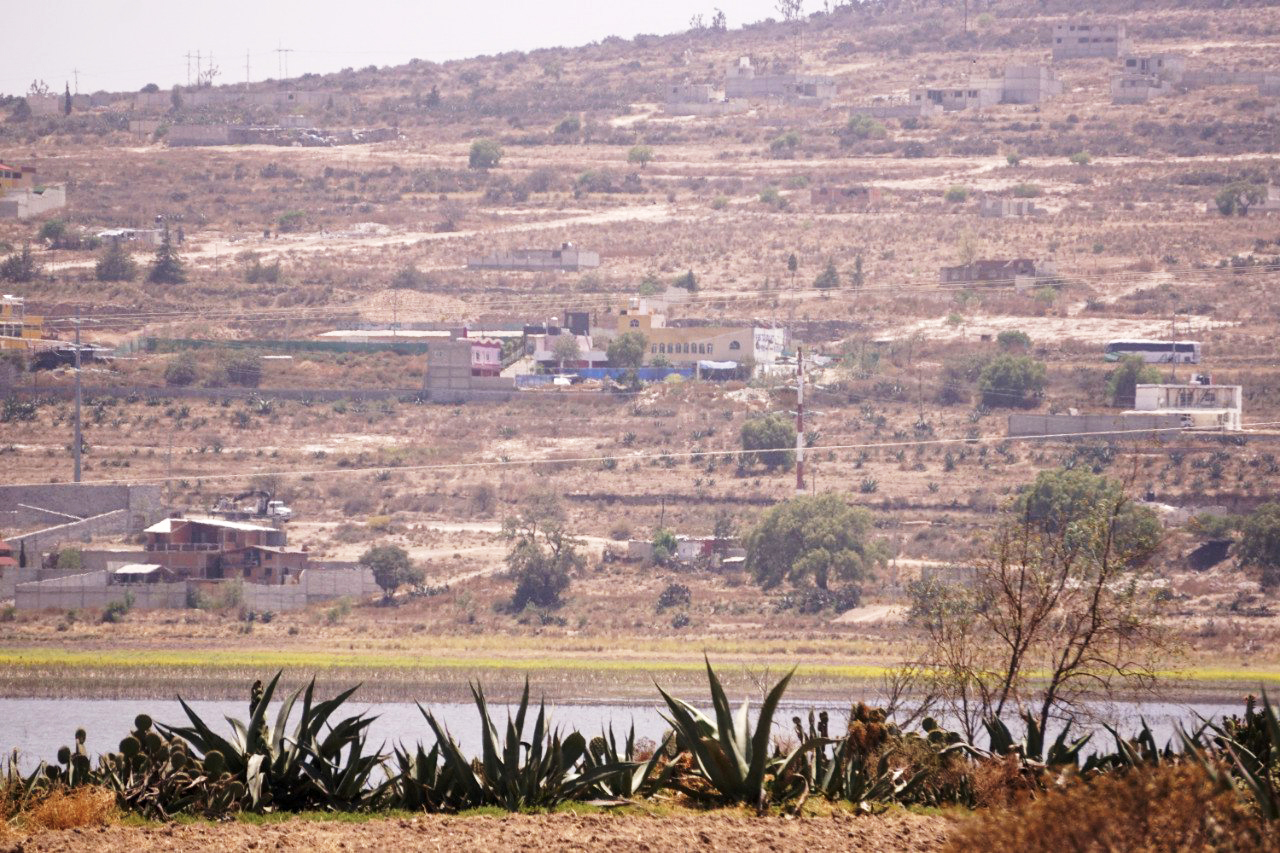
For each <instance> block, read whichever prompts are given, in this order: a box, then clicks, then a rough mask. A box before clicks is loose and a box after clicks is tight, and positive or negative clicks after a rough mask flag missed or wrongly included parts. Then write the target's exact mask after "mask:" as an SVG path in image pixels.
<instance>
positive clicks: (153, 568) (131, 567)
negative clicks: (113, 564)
mask: <svg viewBox="0 0 1280 853" xmlns="http://www.w3.org/2000/svg"><path fill="white" fill-rule="evenodd" d="M163 570H164V566H161V565H159V564H158V563H129V564H128V565H126V566H121V567H120V568H118V569H112V570H111V574H113V575H150V574H155V573H156V572H159V571H163Z"/></svg>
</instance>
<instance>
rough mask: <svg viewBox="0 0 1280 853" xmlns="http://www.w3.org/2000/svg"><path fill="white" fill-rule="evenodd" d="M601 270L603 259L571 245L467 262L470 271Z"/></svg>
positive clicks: (505, 254) (500, 254)
mask: <svg viewBox="0 0 1280 853" xmlns="http://www.w3.org/2000/svg"><path fill="white" fill-rule="evenodd" d="M598 266H600V255H599V254H598V253H596V252H588V251H585V250H583V249H579V248H578V247H577V246H575V245H573V244H572V243H564V244H562V245H561V246H560V248H559V249H514V250H512V251H510V252H494V253H493V254H491V255H485V256H484V257H482V258H467V268H468V269H473V270H529V271H533V272H538V271H543V270H545V271H551V270H566V271H569V272H576V271H578V270H585V269H595V268H596V267H598Z"/></svg>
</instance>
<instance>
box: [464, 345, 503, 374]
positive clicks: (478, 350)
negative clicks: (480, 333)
mask: <svg viewBox="0 0 1280 853" xmlns="http://www.w3.org/2000/svg"><path fill="white" fill-rule="evenodd" d="M468 340H470V341H471V375H472V376H498V375H499V374H501V373H502V342H501V341H498V340H494V339H493V338H469V339H468Z"/></svg>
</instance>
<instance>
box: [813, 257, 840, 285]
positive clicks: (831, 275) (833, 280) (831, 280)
mask: <svg viewBox="0 0 1280 853" xmlns="http://www.w3.org/2000/svg"><path fill="white" fill-rule="evenodd" d="M813 286H814V287H816V288H817V289H819V290H833V289H835V288H837V287H839V286H840V271H839V270H837V269H836V262H835V261H833V260H831V259H830V258H828V259H827V265H826V266H825V267H823V268H822V272H820V273H818V276H817V278H815V279H814V280H813Z"/></svg>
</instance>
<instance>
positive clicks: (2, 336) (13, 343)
mask: <svg viewBox="0 0 1280 853" xmlns="http://www.w3.org/2000/svg"><path fill="white" fill-rule="evenodd" d="M43 338H44V318H43V317H36V316H31V315H28V314H27V312H26V306H25V300H23V298H22V297H21V296H8V295H5V296H3V297H0V349H28V348H30V347H31V346H33V344H34V342H36V341H39V340H42V339H43Z"/></svg>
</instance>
